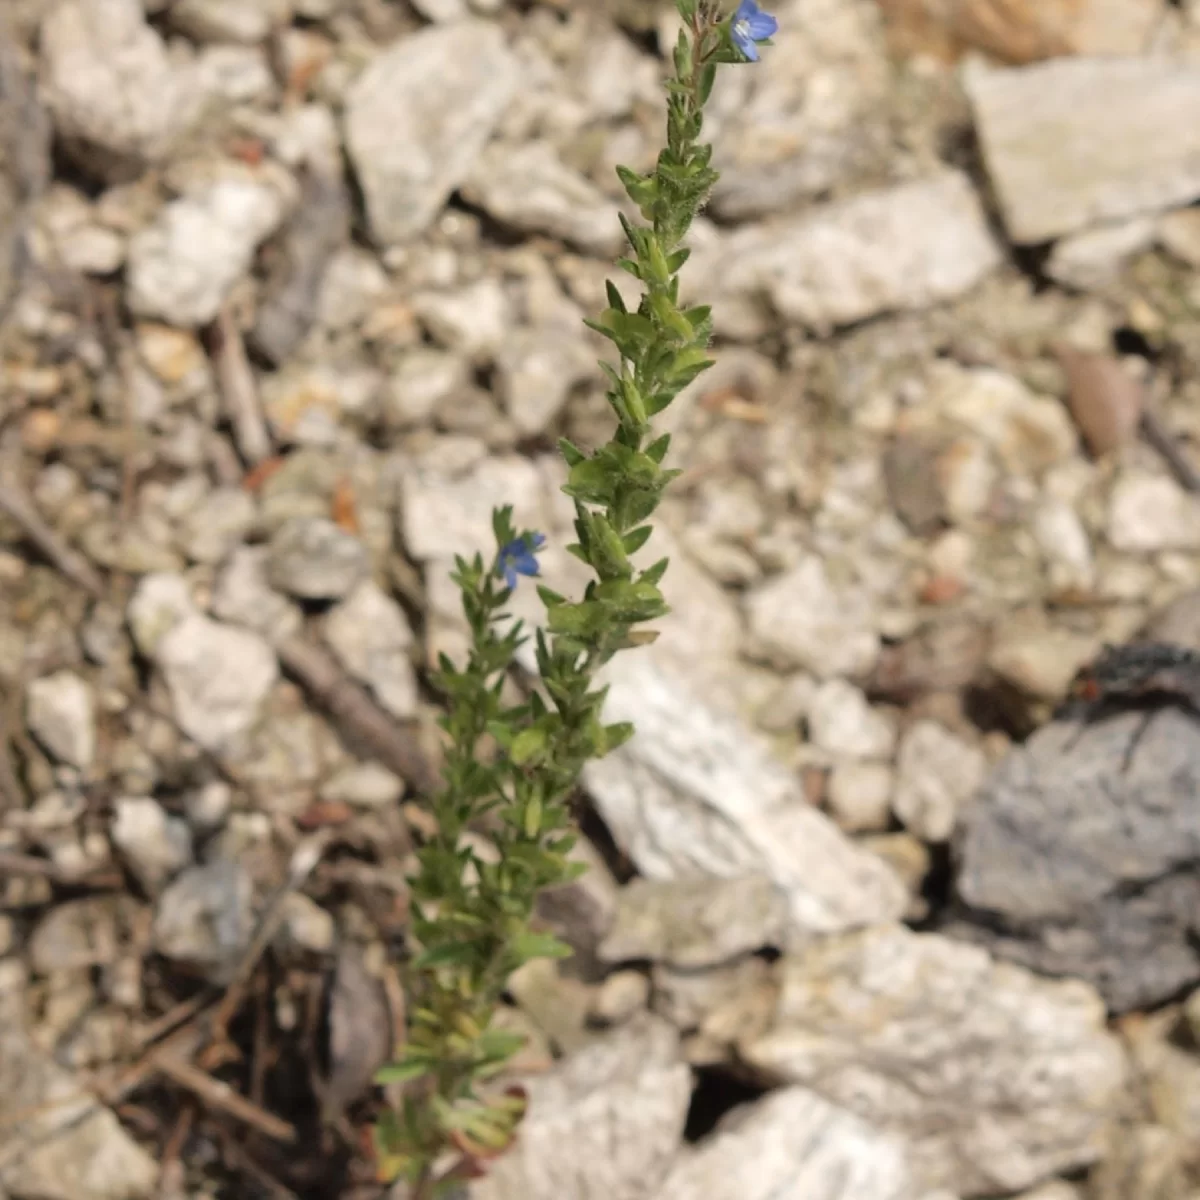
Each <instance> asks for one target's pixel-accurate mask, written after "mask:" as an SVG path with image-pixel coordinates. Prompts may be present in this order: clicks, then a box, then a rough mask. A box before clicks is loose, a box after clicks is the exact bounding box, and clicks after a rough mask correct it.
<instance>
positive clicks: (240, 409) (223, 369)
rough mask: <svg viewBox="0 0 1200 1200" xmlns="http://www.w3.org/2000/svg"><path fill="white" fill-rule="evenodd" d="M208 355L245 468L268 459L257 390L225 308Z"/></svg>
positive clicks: (239, 337)
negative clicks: (215, 373) (211, 358)
mask: <svg viewBox="0 0 1200 1200" xmlns="http://www.w3.org/2000/svg"><path fill="white" fill-rule="evenodd" d="M209 352H210V353H211V354H212V357H213V364H214V366H215V367H216V372H217V381H218V383H219V384H220V386H221V396H222V397H223V399H224V401H225V412H226V414H227V415H228V417H229V421H230V424H231V425H232V426H233V438H234V441H235V442H236V443H237V448H238V452H239V453H240V454H241V456H242V460H243V461H244V462H245V463H246V465H247V466H250V467H252V466H254V465H255V464H257V463H260V462H262V461H263V459H264V458H270V456H271V454H272V453H273V446H272V444H271V434H270V432H269V431H268V429H267V422H266V420H265V418H264V417H263V412H262V406H261V405H260V404H259V402H258V386H257V384H256V383H255V381H254V372H253V371H252V370H251V369H250V360H249V359H248V358H247V357H246V347H245V344H244V343H243V341H242V334H241V330H239V329H238V327H237V323H236V322H235V321H234V319H233V313H232V312H231V311H230V308H229V305H228V304H226V305H224V306H223V307H222V308H221V311H220V312H219V313H218V314H217V319H216V321H214V322H213V324H212V327H211V329H210V332H209Z"/></svg>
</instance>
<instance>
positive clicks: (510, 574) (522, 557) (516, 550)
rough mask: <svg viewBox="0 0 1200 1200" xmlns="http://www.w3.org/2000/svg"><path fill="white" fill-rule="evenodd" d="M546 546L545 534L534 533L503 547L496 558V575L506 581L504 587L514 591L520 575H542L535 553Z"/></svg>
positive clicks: (514, 539)
mask: <svg viewBox="0 0 1200 1200" xmlns="http://www.w3.org/2000/svg"><path fill="white" fill-rule="evenodd" d="M545 544H546V538H545V535H544V534H541V533H533V534H529V535H528V536H526V537H518V538H513V540H512V541H511V542H509V543H508V544H507V545H506V546H501V548H500V553H499V554H498V555H497V556H496V574H497V575H500V576H502V577H503V579H504V586H505V587H507V588H508V590H509V591H512V590H513V589H514V588H515V587H516V586H517V576H518V575H537V574H539V573H540V568H539V566H538V560H537V559H536V558H535V557H534V555H535V553H536V552H537V551H538V550H540V549H541V548H542V547H543V546H544V545H545Z"/></svg>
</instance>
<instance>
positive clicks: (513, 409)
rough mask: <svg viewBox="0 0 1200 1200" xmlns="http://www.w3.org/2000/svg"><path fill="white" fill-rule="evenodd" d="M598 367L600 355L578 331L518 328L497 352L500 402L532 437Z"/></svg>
mask: <svg viewBox="0 0 1200 1200" xmlns="http://www.w3.org/2000/svg"><path fill="white" fill-rule="evenodd" d="M579 328H580V329H582V328H583V326H582V325H580V326H579ZM594 373H595V355H594V353H593V352H592V351H591V349H589V347H588V345H587V343H586V342H585V341H584V340H583V338H582V337H580V336H579V335H578V333H576V332H575V331H572V332H570V333H567V332H565V331H564V330H562V329H557V328H537V329H525V328H521V329H517V330H514V331H513V334H512V336H510V337H508V338H507V339H505V342H504V344H503V345H502V346H501V347H500V350H499V352H498V354H497V355H496V391H497V393H498V395H499V398H500V402H501V403H502V404H503V405H504V410H505V412H507V413H508V415H509V416H510V417H511V418H512V422H513V424H514V425H515V426H516V427H517V429H518V430H519V431H520V432H521V433H522V434H524V435H525V436H526V437H532V436H535V435H537V434H539V433H544V432H545V431H546V429H547V427H548V426H549V425H550V423H551V422H552V421H553V420H554V418H555V417H556V416H558V414H559V412H561V411H562V408H563V405H565V404H566V402H567V398H568V397H569V396H570V394H571V389H572V388H573V387H575V386H576V385H577V384H578V383H580V382H582V381H583V380H586V379H589V378H591V377H592V375H593V374H594Z"/></svg>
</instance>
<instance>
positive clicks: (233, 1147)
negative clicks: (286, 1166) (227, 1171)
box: [221, 1136, 299, 1200]
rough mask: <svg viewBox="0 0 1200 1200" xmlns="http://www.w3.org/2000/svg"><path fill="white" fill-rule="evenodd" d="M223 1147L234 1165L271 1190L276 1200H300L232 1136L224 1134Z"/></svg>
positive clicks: (265, 1188) (227, 1157) (264, 1187)
mask: <svg viewBox="0 0 1200 1200" xmlns="http://www.w3.org/2000/svg"><path fill="white" fill-rule="evenodd" d="M221 1149H222V1150H223V1151H224V1152H225V1157H226V1159H227V1160H228V1161H229V1162H230V1163H231V1164H232V1165H233V1166H234V1167H236V1168H237V1169H238V1170H239V1171H245V1172H246V1174H247V1175H249V1176H250V1178H251V1179H253V1180H254V1181H255V1182H256V1183H258V1184H259V1185H260V1186H261V1187H262V1188H263V1189H264V1190H266V1191H268V1192H270V1194H271V1195H272V1196H274V1197H275V1200H299V1197H298V1196H297V1195H296V1193H295V1192H293V1191H292V1190H291V1189H290V1188H288V1187H285V1186H284V1185H283V1184H282V1183H280V1182H279V1180H278V1179H276V1178H275V1176H274V1175H272V1174H270V1173H269V1172H268V1171H267V1170H266V1169H265V1168H264V1167H262V1166H260V1165H259V1164H258V1163H256V1162H255V1161H254V1159H253V1158H251V1157H250V1155H249V1153H247V1151H246V1149H245V1147H244V1146H241V1145H239V1144H238V1143H237V1142H236V1141H234V1140H233V1139H232V1138H230V1137H228V1136H222V1138H221Z"/></svg>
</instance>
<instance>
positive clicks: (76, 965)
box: [28, 896, 137, 975]
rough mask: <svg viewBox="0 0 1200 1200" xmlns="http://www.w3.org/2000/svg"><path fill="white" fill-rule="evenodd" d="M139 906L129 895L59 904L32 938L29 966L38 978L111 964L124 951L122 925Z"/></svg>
mask: <svg viewBox="0 0 1200 1200" xmlns="http://www.w3.org/2000/svg"><path fill="white" fill-rule="evenodd" d="M136 907H137V906H136V905H135V904H134V903H133V901H131V900H130V899H129V897H127V896H119V897H114V896H88V897H86V898H85V899H83V900H68V901H66V902H65V903H63V904H56V905H55V906H54V907H53V908H51V909H50V911H49V912H48V913H47V914H46V915H45V916H44V917H42V919H41V920H40V921H38V923H37V924H36V925H35V926H34V928H33V932H32V933H31V934H30V935H29V945H28V952H29V965H30V966H31V967H32V968H33V969H34V971H36V972H37V973H38V974H39V975H49V974H51V973H52V972H54V971H80V970H86V969H87V968H89V967H100V966H108V965H110V964H111V963H113V962H115V961H116V959H117V956H118V954H119V953H120V950H121V938H122V933H123V930H122V925H123V924H124V923H126V922H127V921H128V920H129V919H130V917H131V916H132V913H133V911H134V910H135V909H136Z"/></svg>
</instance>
